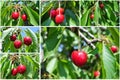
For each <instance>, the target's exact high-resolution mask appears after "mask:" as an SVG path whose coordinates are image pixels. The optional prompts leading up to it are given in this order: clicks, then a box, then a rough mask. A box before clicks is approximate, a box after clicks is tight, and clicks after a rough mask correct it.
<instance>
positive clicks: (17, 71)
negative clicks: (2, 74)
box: [11, 64, 26, 76]
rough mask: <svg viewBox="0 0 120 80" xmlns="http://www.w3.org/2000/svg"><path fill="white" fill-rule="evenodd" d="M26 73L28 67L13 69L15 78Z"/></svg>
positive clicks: (22, 66) (21, 66)
mask: <svg viewBox="0 0 120 80" xmlns="http://www.w3.org/2000/svg"><path fill="white" fill-rule="evenodd" d="M25 71H26V66H25V65H22V64H20V65H19V66H18V67H17V68H13V69H12V71H11V74H12V75H13V76H15V75H17V74H18V73H20V74H24V73H25Z"/></svg>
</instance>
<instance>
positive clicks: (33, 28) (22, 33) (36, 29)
mask: <svg viewBox="0 0 120 80" xmlns="http://www.w3.org/2000/svg"><path fill="white" fill-rule="evenodd" d="M26 28H29V29H31V30H32V31H33V32H38V30H40V28H39V27H31V26H27V27H20V29H22V32H21V35H22V37H24V36H26V34H25V32H24V30H25V29H26Z"/></svg>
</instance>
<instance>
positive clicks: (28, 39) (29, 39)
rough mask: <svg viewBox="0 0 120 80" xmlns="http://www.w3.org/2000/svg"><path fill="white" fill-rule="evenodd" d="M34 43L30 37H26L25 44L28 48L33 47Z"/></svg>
mask: <svg viewBox="0 0 120 80" xmlns="http://www.w3.org/2000/svg"><path fill="white" fill-rule="evenodd" d="M31 43H32V38H31V37H29V36H26V37H24V44H26V45H27V46H29V45H31Z"/></svg>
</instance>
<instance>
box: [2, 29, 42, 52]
mask: <svg viewBox="0 0 120 80" xmlns="http://www.w3.org/2000/svg"><path fill="white" fill-rule="evenodd" d="M39 30H40V29H39V27H2V28H1V36H2V38H1V39H2V52H6V53H9V52H21V53H22V52H23V53H25V52H39V50H40V48H39V41H40V38H39V37H40V31H39Z"/></svg>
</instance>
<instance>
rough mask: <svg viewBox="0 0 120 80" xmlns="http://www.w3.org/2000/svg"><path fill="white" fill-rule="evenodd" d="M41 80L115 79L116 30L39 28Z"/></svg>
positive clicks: (116, 77)
mask: <svg viewBox="0 0 120 80" xmlns="http://www.w3.org/2000/svg"><path fill="white" fill-rule="evenodd" d="M41 38H42V39H43V40H42V50H43V53H44V58H43V60H42V64H41V78H42V79H106V78H109V79H118V78H119V67H118V66H116V65H117V64H119V56H120V55H119V53H120V48H119V38H120V32H119V27H42V28H41Z"/></svg>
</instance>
